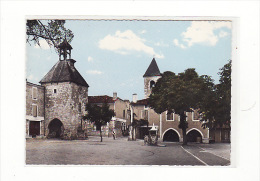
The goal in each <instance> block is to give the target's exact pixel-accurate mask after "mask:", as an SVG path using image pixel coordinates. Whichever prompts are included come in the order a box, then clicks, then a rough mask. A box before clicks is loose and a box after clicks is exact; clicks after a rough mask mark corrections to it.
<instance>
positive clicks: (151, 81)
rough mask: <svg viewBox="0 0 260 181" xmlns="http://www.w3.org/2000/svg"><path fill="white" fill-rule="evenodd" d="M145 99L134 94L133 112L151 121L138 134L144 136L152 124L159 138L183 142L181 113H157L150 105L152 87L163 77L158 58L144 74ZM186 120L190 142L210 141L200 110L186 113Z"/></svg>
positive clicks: (137, 117) (138, 116)
mask: <svg viewBox="0 0 260 181" xmlns="http://www.w3.org/2000/svg"><path fill="white" fill-rule="evenodd" d="M143 78H144V99H141V100H137V99H136V95H133V101H132V102H131V107H132V110H133V114H134V115H136V119H139V120H140V119H144V120H147V121H148V122H149V125H150V126H148V128H146V130H145V127H143V128H140V129H139V132H137V133H136V136H137V137H138V138H140V139H142V138H143V136H144V133H143V132H147V131H148V129H149V127H151V125H153V124H154V125H155V127H156V128H157V129H158V133H159V139H160V140H162V141H173V142H182V141H183V136H182V129H180V128H179V127H178V125H179V121H180V118H179V115H178V114H175V113H167V111H165V112H163V113H162V114H157V113H156V112H155V111H154V110H153V109H151V108H150V107H149V100H148V97H149V95H150V94H151V92H152V88H153V87H154V86H155V83H156V82H157V80H158V79H159V78H161V73H160V70H159V67H158V65H157V63H156V60H155V59H154V58H153V59H152V61H151V63H150V65H149V66H148V68H147V70H146V72H145V74H144V76H143ZM186 116H187V118H186V121H187V122H188V126H189V127H188V128H187V138H188V141H189V142H203V143H209V136H210V134H209V130H208V129H203V128H202V127H201V125H202V122H201V121H200V120H199V116H198V112H196V110H195V111H194V112H187V113H186Z"/></svg>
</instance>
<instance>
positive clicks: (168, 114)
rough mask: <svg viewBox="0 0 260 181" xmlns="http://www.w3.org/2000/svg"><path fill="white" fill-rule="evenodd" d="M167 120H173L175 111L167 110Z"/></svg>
mask: <svg viewBox="0 0 260 181" xmlns="http://www.w3.org/2000/svg"><path fill="white" fill-rule="evenodd" d="M167 120H173V113H168V112H167Z"/></svg>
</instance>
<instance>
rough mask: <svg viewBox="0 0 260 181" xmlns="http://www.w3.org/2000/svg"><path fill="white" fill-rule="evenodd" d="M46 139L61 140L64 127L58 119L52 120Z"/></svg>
mask: <svg viewBox="0 0 260 181" xmlns="http://www.w3.org/2000/svg"><path fill="white" fill-rule="evenodd" d="M48 129H49V134H48V138H63V133H64V126H63V124H62V122H61V121H60V120H59V119H56V118H55V119H53V120H52V121H51V122H50V123H49V125H48Z"/></svg>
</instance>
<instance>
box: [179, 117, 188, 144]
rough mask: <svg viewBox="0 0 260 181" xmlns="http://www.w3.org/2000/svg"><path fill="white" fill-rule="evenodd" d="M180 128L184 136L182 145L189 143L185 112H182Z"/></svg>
mask: <svg viewBox="0 0 260 181" xmlns="http://www.w3.org/2000/svg"><path fill="white" fill-rule="evenodd" d="M180 128H181V129H182V137H183V142H182V145H187V134H186V129H187V123H186V115H185V113H182V114H180Z"/></svg>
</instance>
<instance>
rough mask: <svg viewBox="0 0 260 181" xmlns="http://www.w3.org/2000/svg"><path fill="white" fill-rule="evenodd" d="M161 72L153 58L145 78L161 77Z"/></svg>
mask: <svg viewBox="0 0 260 181" xmlns="http://www.w3.org/2000/svg"><path fill="white" fill-rule="evenodd" d="M160 75H161V73H160V70H159V68H158V65H157V63H156V61H155V59H154V58H153V60H152V62H151V64H150V65H149V67H148V69H147V70H146V72H145V74H144V76H143V77H151V76H160Z"/></svg>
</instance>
